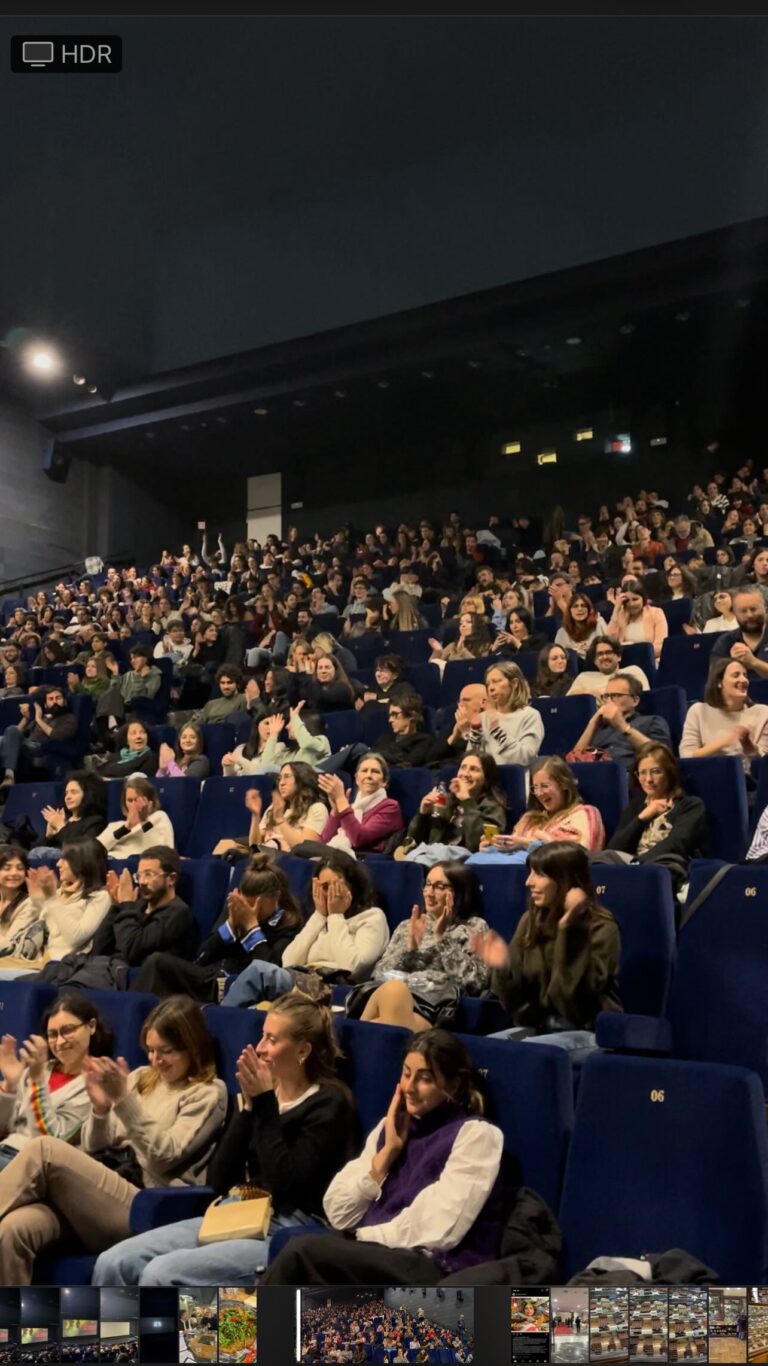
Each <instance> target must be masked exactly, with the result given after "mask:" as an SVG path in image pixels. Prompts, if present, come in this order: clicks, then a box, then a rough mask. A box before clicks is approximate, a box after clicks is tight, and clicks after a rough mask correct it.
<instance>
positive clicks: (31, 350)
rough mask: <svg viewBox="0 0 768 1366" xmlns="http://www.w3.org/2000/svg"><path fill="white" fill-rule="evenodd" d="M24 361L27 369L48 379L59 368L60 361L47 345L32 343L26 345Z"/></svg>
mask: <svg viewBox="0 0 768 1366" xmlns="http://www.w3.org/2000/svg"><path fill="white" fill-rule="evenodd" d="M24 363H25V365H26V366H27V369H28V370H34V372H35V374H36V375H39V376H40V377H41V378H45V379H49V378H50V377H51V376H52V375H55V374H56V373H57V371H58V370H60V369H61V361H60V360H59V358H58V356H57V355H56V353H55V352H54V351H52V350H51V349H50V347H48V346H41V345H39V344H34V343H33V345H32V346H29V347H27V350H26V351H25V353H24Z"/></svg>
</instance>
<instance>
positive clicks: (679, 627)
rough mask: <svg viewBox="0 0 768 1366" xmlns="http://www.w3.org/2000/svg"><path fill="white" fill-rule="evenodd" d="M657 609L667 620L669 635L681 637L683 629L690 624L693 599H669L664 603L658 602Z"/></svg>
mask: <svg viewBox="0 0 768 1366" xmlns="http://www.w3.org/2000/svg"><path fill="white" fill-rule="evenodd" d="M659 607H660V608H661V610H662V612H663V613H664V616H665V617H666V618H667V626H668V627H669V634H670V635H671V636H680V635H682V634H683V627H684V626H688V625H689V624H690V620H691V613H692V612H693V598H669V599H668V600H667V601H666V602H660V603H659Z"/></svg>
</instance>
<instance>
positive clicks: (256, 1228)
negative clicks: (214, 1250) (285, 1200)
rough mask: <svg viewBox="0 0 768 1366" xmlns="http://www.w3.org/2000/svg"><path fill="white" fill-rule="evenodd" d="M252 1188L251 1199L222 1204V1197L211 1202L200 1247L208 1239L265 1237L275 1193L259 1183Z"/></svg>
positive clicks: (223, 1239) (221, 1240)
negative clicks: (258, 1185) (259, 1186)
mask: <svg viewBox="0 0 768 1366" xmlns="http://www.w3.org/2000/svg"><path fill="white" fill-rule="evenodd" d="M251 1189H252V1190H253V1198H251V1199H247V1200H233V1201H232V1202H231V1204H227V1205H223V1204H222V1203H221V1197H219V1199H218V1200H214V1202H213V1204H212V1205H209V1206H208V1208H207V1210H206V1211H205V1217H204V1218H203V1222H202V1225H201V1228H200V1232H199V1233H198V1235H197V1241H198V1243H199V1245H200V1247H204V1246H205V1245H206V1243H228V1242H231V1240H232V1239H233V1238H266V1236H267V1234H268V1232H269V1226H270V1224H271V1222H272V1213H273V1211H272V1196H271V1195H270V1194H269V1191H265V1190H260V1189H259V1188H258V1187H256V1186H253V1187H252V1188H251Z"/></svg>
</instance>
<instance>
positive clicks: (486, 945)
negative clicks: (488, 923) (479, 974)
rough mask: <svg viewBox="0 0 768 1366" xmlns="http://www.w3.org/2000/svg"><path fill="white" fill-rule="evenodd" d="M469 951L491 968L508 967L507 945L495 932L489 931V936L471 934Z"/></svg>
mask: <svg viewBox="0 0 768 1366" xmlns="http://www.w3.org/2000/svg"><path fill="white" fill-rule="evenodd" d="M469 950H470V953H474V955H475V957H476V958H479V959H480V961H481V962H482V963H485V964H486V965H487V967H489V968H505V967H506V966H507V958H508V949H507V945H506V944H505V942H504V940H503V939H502V937H501V935H500V934H497V933H496V931H495V930H489V931H488V932H487V934H471V935H470V937H469Z"/></svg>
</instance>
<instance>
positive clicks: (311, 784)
mask: <svg viewBox="0 0 768 1366" xmlns="http://www.w3.org/2000/svg"><path fill="white" fill-rule="evenodd" d="M317 779H318V775H317V774H316V773H315V771H314V769H312V768H310V766H309V764H303V763H297V762H296V760H293V759H291V760H289V761H288V762H287V763H284V764H283V766H282V768H281V769H280V772H279V774H278V776H277V783H276V785H275V787H274V789H273V791H272V800H271V802H270V804H269V806H268V807H267V809H266V811H264V810H263V805H264V804H263V802H262V799H261V793H260V792H259V791H258V789H257V788H255V787H254V788H249V789H248V791H247V792H246V794H245V807H246V810H247V811H248V812H249V813H250V817H251V823H250V829H249V831H248V837H247V839H246V840H241V839H223V840H219V842H218V844H217V845H216V847H215V849H214V850H213V852H214V854H227V853H229V852H230V851H235V852H238V851H240V852H241V853H242V854H247V853H248V850H249V849H254V848H256V847H257V846H258V845H262V844H263V845H267V846H269V847H270V848H272V849H281V850H282V851H283V853H290V852H291V850H292V849H294V848H295V847H296V846H297V845H300V844H302V843H304V841H305V840H317V839H319V838H320V837H321V833H322V830H323V827H324V826H325V823H326V820H327V818H328V808H327V807H326V805H325V803H324V802H323V800H322V797H321V793H320V788H319V787H318V780H317Z"/></svg>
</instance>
